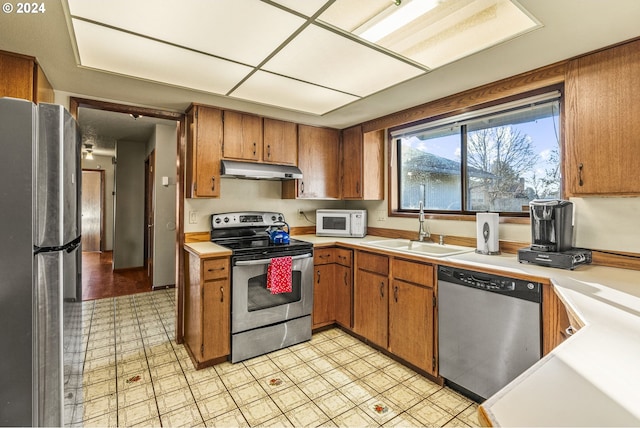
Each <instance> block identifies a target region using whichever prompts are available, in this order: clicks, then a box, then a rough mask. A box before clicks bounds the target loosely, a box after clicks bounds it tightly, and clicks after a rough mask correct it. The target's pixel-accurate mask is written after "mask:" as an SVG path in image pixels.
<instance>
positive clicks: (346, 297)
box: [334, 264, 353, 328]
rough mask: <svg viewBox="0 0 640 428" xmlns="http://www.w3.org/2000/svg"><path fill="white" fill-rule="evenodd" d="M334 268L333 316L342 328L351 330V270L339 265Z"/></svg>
mask: <svg viewBox="0 0 640 428" xmlns="http://www.w3.org/2000/svg"><path fill="white" fill-rule="evenodd" d="M334 266H335V275H334V278H335V282H334V290H335V291H334V297H335V316H336V322H337V323H338V324H340V325H342V326H344V327H347V328H351V306H352V304H351V302H352V287H351V284H352V282H353V277H352V273H351V268H350V267H347V266H342V265H339V264H336V265H334Z"/></svg>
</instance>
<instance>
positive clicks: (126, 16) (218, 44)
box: [68, 0, 306, 66]
mask: <svg viewBox="0 0 640 428" xmlns="http://www.w3.org/2000/svg"><path fill="white" fill-rule="evenodd" d="M68 1H69V8H70V12H71V15H72V16H75V17H81V18H84V19H87V20H92V21H96V22H100V23H104V24H106V25H109V26H113V27H116V28H119V29H123V30H126V31H130V32H133V33H137V34H142V35H145V36H148V37H151V38H155V39H159V40H164V41H167V42H170V43H173V44H177V45H179V46H183V47H187V48H190V49H194V50H197V51H201V52H205V53H208V54H212V55H216V56H219V57H222V58H227V59H230V60H232V61H238V62H241V63H243V64H247V65H252V66H255V65H258V64H259V63H260V62H262V61H264V59H265V58H266V57H267V56H268V55H269V54H270V53H271V52H272V51H273V50H274V49H276V48H277V47H278V46H280V45H281V44H282V43H283V42H284V41H285V40H286V39H287V38H288V37H289V36H290V35H291V34H292V33H293V32H295V31H296V30H297V29H298V28H299V27H300V26H301V25H302V24H304V23H305V19H303V18H300V17H298V16H296V15H294V14H292V13H289V12H287V11H284V10H282V9H280V8H278V7H274V6H272V5H269V4H267V3H264V2H262V1H259V0H242V1H238V0H215V1H202V0H181V1H180V2H175V1H169V0H163V1H158V0H136V1H131V0H110V1H87V0H68ZM305 3H306V2H305Z"/></svg>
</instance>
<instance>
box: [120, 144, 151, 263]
mask: <svg viewBox="0 0 640 428" xmlns="http://www.w3.org/2000/svg"><path fill="white" fill-rule="evenodd" d="M116 159H117V164H116V188H115V191H116V203H115V213H116V214H115V224H114V231H115V232H114V242H113V268H114V269H124V268H130V267H141V266H143V265H144V227H145V225H144V161H145V144H144V143H138V142H131V141H118V142H117V144H116Z"/></svg>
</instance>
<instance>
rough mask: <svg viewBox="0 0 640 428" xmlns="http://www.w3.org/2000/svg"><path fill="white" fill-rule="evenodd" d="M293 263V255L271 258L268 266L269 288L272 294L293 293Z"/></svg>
mask: <svg viewBox="0 0 640 428" xmlns="http://www.w3.org/2000/svg"><path fill="white" fill-rule="evenodd" d="M292 264H293V260H292V258H291V256H287V257H276V258H273V259H271V263H270V264H269V267H268V268H267V289H268V290H271V294H280V293H291V291H292V290H291V276H292V271H291V270H292Z"/></svg>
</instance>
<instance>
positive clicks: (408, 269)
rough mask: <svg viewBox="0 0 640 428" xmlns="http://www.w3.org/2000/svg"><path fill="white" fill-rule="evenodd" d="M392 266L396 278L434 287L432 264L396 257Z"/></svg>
mask: <svg viewBox="0 0 640 428" xmlns="http://www.w3.org/2000/svg"><path fill="white" fill-rule="evenodd" d="M391 266H392V268H391V271H392V272H393V278H394V279H399V280H402V281H406V282H411V283H413V284H419V285H425V286H427V287H433V266H432V265H429V264H424V263H417V262H411V261H409V260H402V259H396V258H394V259H393V261H392V262H391Z"/></svg>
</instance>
